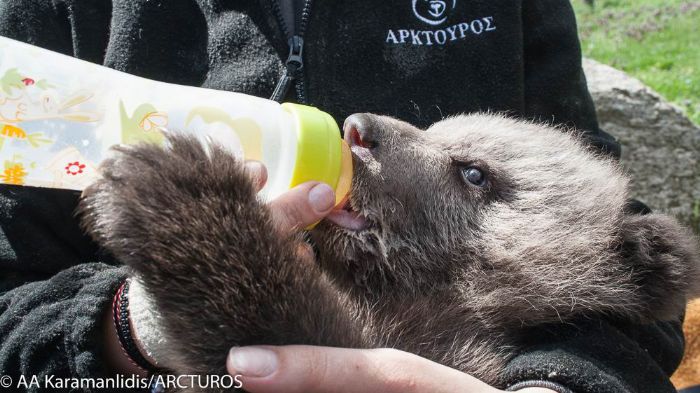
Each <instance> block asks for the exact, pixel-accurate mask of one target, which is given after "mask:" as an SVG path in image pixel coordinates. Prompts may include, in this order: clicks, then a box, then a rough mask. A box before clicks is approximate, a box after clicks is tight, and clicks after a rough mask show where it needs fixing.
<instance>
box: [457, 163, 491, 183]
mask: <svg viewBox="0 0 700 393" xmlns="http://www.w3.org/2000/svg"><path fill="white" fill-rule="evenodd" d="M461 171H462V178H463V179H464V180H465V181H467V182H469V183H471V184H473V185H475V186H478V187H483V186H484V184H486V175H484V173H483V172H482V171H481V169H479V168H476V167H473V166H468V167H464V168H462V169H461Z"/></svg>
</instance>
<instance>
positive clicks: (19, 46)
mask: <svg viewBox="0 0 700 393" xmlns="http://www.w3.org/2000/svg"><path fill="white" fill-rule="evenodd" d="M169 132H189V133H192V134H193V135H196V136H197V137H198V138H201V139H202V141H203V142H206V141H208V140H213V141H215V142H218V143H220V144H222V145H223V146H225V147H226V148H227V149H228V150H230V151H231V152H232V153H233V154H234V155H236V156H238V157H240V158H241V159H246V160H248V159H252V160H259V161H262V162H263V163H264V164H265V166H266V167H267V171H268V182H267V185H266V186H265V188H263V189H262V190H261V191H260V193H261V196H262V197H263V198H265V199H272V198H274V197H276V196H277V195H279V194H281V193H283V192H284V191H286V190H288V189H289V188H291V187H293V186H295V185H297V184H300V183H303V182H305V181H309V180H316V181H322V182H325V183H327V184H329V185H330V186H331V187H335V189H336V195H337V201H338V202H340V201H341V200H342V199H343V198H344V197H345V196H346V195H347V193H348V191H349V189H350V182H351V177H352V158H351V155H350V149H349V148H348V146H347V145H346V144H345V142H344V141H343V140H342V139H341V138H340V131H339V129H338V125H337V124H336V123H335V121H334V120H333V118H332V117H331V116H330V115H328V114H327V113H325V112H322V111H320V110H318V109H316V108H313V107H308V106H303V105H297V104H290V103H286V104H281V105H280V104H278V103H277V102H274V101H270V100H266V99H263V98H258V97H253V96H249V95H246V94H240V93H232V92H225V91H219V90H211V89H204V88H198V87H189V86H180V85H175V84H170V83H163V82H157V81H152V80H149V79H145V78H140V77H137V76H133V75H130V74H126V73H122V72H119V71H115V70H112V69H110V68H107V67H103V66H99V65H96V64H93V63H90V62H86V61H82V60H78V59H75V58H72V57H70V56H65V55H62V54H59V53H56V52H52V51H49V50H46V49H42V48H39V47H35V46H32V45H28V44H25V43H21V42H18V41H14V40H11V39H8V38H4V37H0V165H1V166H0V183H5V184H16V185H27V186H35V187H51V188H64V189H73V190H82V189H83V188H84V187H86V186H87V185H88V184H90V183H91V182H92V181H94V180H95V179H96V177H98V176H99V163H100V162H101V161H102V160H103V159H105V158H106V157H107V156H108V155H109V148H110V146H113V145H115V144H120V143H126V144H133V143H139V142H149V143H156V144H164V143H165V135H166V134H167V133H169Z"/></svg>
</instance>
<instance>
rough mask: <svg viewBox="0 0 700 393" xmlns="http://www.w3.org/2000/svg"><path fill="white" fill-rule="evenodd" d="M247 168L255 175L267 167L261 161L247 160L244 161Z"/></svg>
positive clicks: (258, 174)
mask: <svg viewBox="0 0 700 393" xmlns="http://www.w3.org/2000/svg"><path fill="white" fill-rule="evenodd" d="M243 166H244V167H245V170H246V171H247V172H248V173H250V174H251V175H253V176H260V173H261V172H262V171H263V169H264V168H265V167H264V166H263V164H262V163H261V162H260V161H254V160H251V161H246V162H245V163H243Z"/></svg>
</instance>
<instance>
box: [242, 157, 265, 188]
mask: <svg viewBox="0 0 700 393" xmlns="http://www.w3.org/2000/svg"><path fill="white" fill-rule="evenodd" d="M243 166H244V169H245V171H246V173H247V174H248V176H250V178H251V179H252V180H253V186H254V187H255V191H260V190H262V188H263V187H265V183H267V168H266V167H265V165H263V163H262V162H260V161H255V160H248V161H246V162H245V163H244V164H243Z"/></svg>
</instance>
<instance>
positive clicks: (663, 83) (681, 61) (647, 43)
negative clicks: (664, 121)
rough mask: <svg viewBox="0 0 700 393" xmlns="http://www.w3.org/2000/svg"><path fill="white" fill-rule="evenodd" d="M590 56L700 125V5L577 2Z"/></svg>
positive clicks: (642, 0) (680, 0)
mask: <svg viewBox="0 0 700 393" xmlns="http://www.w3.org/2000/svg"><path fill="white" fill-rule="evenodd" d="M572 2H573V4H574V9H575V11H576V17H577V19H578V25H579V34H580V36H581V44H582V48H583V53H584V56H587V57H590V58H593V59H596V60H598V61H600V62H602V63H605V64H609V65H611V66H613V67H615V68H619V69H622V70H623V71H625V72H627V73H628V74H630V75H632V76H634V77H636V78H638V79H640V80H642V81H643V82H644V83H645V84H647V85H649V86H650V87H652V88H653V89H654V90H656V91H657V92H659V93H660V94H661V95H662V96H664V97H665V98H666V99H668V100H669V101H671V102H673V103H674V104H676V105H678V106H679V107H680V108H681V109H683V110H684V111H685V113H686V114H687V115H688V116H689V117H690V118H691V120H693V121H694V122H695V123H696V124H700V0H597V1H596V6H595V8H594V9H591V8H590V7H588V6H587V5H586V4H584V2H583V1H582V0H572Z"/></svg>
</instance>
